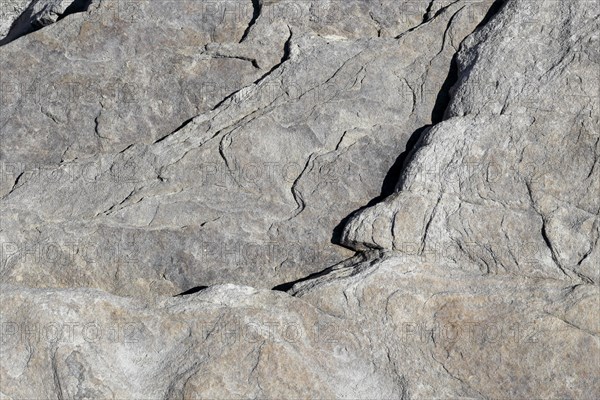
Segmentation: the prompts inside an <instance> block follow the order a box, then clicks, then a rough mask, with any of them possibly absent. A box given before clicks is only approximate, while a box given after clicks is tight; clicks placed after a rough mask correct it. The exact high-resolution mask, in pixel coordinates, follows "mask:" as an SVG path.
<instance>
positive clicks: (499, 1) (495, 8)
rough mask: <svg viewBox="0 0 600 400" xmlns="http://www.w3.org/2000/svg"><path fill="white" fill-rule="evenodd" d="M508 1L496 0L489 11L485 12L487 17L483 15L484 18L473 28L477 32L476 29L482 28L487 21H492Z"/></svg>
mask: <svg viewBox="0 0 600 400" xmlns="http://www.w3.org/2000/svg"><path fill="white" fill-rule="evenodd" d="M506 3H508V0H496V1H494V3H493V4H492V5H491V6H490V8H489V10H488V12H487V13H486V14H485V17H483V19H482V20H481V22H480V23H479V24H478V25H477V27H476V28H475V29H474V30H473V32H475V31H477V30H479V29H480V28H482V27H483V26H485V25H487V23H488V22H490V21H491V20H492V18H493V17H494V16H495V15H496V14H498V13H499V12H500V10H502V7H504V6H505V5H506Z"/></svg>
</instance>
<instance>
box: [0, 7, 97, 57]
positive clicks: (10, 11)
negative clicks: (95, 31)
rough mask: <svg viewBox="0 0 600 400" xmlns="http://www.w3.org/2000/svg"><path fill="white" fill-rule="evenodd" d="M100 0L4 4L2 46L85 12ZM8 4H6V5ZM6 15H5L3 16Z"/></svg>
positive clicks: (0, 39)
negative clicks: (69, 16)
mask: <svg viewBox="0 0 600 400" xmlns="http://www.w3.org/2000/svg"><path fill="white" fill-rule="evenodd" d="M98 1H99V0H33V1H31V0H27V1H14V0H10V1H8V2H6V1H4V0H3V2H2V6H3V8H4V9H5V12H6V13H7V15H6V17H3V18H2V26H3V28H2V30H0V46H1V45H4V44H6V43H8V42H10V41H12V40H15V39H17V38H19V37H20V36H23V35H26V34H28V33H30V32H33V31H35V30H38V29H41V28H43V27H44V26H47V25H50V24H53V23H55V22H56V21H57V20H58V19H59V18H64V17H66V16H67V15H69V14H73V13H77V12H83V11H85V10H86V9H87V7H88V6H90V5H91V4H92V3H94V2H95V3H97V2H98ZM5 3H6V4H5ZM3 15H4V14H3Z"/></svg>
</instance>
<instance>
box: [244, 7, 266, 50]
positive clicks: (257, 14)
mask: <svg viewBox="0 0 600 400" xmlns="http://www.w3.org/2000/svg"><path fill="white" fill-rule="evenodd" d="M252 8H253V12H252V19H251V20H250V22H249V23H248V27H247V28H246V30H245V31H244V34H243V35H242V38H241V39H240V43H242V42H243V41H244V40H246V38H247V37H248V34H249V33H250V30H251V29H252V27H253V26H254V24H256V20H257V19H258V17H260V13H261V11H262V4H261V0H252Z"/></svg>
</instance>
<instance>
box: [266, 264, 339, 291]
mask: <svg viewBox="0 0 600 400" xmlns="http://www.w3.org/2000/svg"><path fill="white" fill-rule="evenodd" d="M332 269H333V267H329V268H325V269H324V270H323V271H319V272H315V273H314V274H310V275H308V276H305V277H304V278H300V279H297V280H295V281H292V282H286V283H282V284H281V285H277V286H275V287H273V288H272V289H271V290H276V291H278V292H287V291H289V290H291V289H292V288H293V287H294V285H295V284H296V283H300V282H304V281H308V280H311V279H314V278H318V277H319V276H323V275H327V274H328V273H329V272H331V270H332Z"/></svg>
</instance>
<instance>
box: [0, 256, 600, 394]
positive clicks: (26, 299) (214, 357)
mask: <svg viewBox="0 0 600 400" xmlns="http://www.w3.org/2000/svg"><path fill="white" fill-rule="evenodd" d="M361 257H362V258H361V259H357V260H354V261H353V262H347V263H346V265H344V266H338V268H337V271H336V272H335V274H334V273H330V274H328V275H325V276H323V277H321V278H316V279H314V280H312V281H310V282H308V283H304V284H303V285H301V284H298V285H296V286H295V287H294V291H295V294H296V296H297V297H292V296H289V295H288V294H285V293H281V292H274V291H269V290H256V289H253V288H249V287H240V286H234V285H224V286H215V287H212V288H209V289H205V290H202V291H200V292H199V293H196V294H192V295H189V296H183V297H176V298H171V299H161V300H159V301H156V302H150V303H149V302H144V301H142V300H139V299H130V298H122V297H116V296H113V295H109V294H106V293H105V292H102V291H99V290H92V289H79V290H72V289H70V290H55V289H23V288H16V287H10V286H5V287H4V289H3V291H2V294H1V296H2V297H1V299H2V304H3V305H4V307H5V309H6V310H7V311H6V312H3V314H2V321H1V323H2V325H1V326H2V329H3V331H2V333H3V335H2V343H1V346H2V348H1V349H2V354H3V355H4V356H3V358H2V361H0V362H1V364H0V373H1V374H2V375H1V377H2V389H1V390H2V392H3V393H4V395H5V396H7V397H8V398H39V397H64V398H73V397H77V396H82V397H88V398H106V397H115V398H132V397H133V398H148V399H154V398H207V397H208V398H214V397H219V398H249V397H252V398H256V397H260V398H307V399H308V398H316V397H328V398H433V397H435V398H442V397H443V398H460V397H469V398H501V397H505V396H510V397H514V398H532V397H538V396H541V397H555V396H557V395H560V396H561V397H566V398H581V399H592V398H593V394H594V393H596V392H597V390H598V389H599V388H600V387H599V386H598V380H597V379H595V377H597V375H598V372H599V371H598V365H597V364H595V363H593V362H581V360H594V359H597V357H598V356H600V346H599V342H598V334H599V333H600V332H599V329H598V322H599V321H598V316H597V313H589V312H584V313H582V312H581V311H584V310H588V311H589V310H592V309H597V308H598V306H599V305H600V304H598V303H599V302H598V299H599V297H598V295H599V292H598V287H597V286H593V285H579V286H569V285H567V284H566V283H565V282H564V281H560V280H552V279H539V278H525V277H521V276H513V277H510V276H507V275H503V276H501V275H497V276H489V275H485V274H476V273H472V272H464V271H461V270H460V268H458V267H456V266H448V265H444V264H445V263H444V262H440V263H424V262H422V261H420V260H419V259H418V258H415V257H402V256H400V257H398V256H397V255H393V254H388V253H374V254H368V255H365V256H361ZM342 271H345V272H342ZM331 275H333V276H331ZM556 376H560V377H561V378H560V379H557V378H556Z"/></svg>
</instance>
